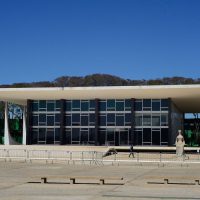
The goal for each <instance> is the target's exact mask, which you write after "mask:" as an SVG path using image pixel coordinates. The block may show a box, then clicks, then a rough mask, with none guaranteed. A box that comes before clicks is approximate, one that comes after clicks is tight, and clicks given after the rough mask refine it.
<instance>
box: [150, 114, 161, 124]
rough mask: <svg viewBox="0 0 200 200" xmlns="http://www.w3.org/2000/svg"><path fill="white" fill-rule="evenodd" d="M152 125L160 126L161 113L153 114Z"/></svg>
mask: <svg viewBox="0 0 200 200" xmlns="http://www.w3.org/2000/svg"><path fill="white" fill-rule="evenodd" d="M152 126H160V115H152Z"/></svg>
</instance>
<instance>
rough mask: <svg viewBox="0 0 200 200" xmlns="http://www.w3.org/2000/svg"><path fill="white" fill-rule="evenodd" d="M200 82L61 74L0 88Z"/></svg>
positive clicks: (188, 79) (105, 75)
mask: <svg viewBox="0 0 200 200" xmlns="http://www.w3.org/2000/svg"><path fill="white" fill-rule="evenodd" d="M180 84H183V85H185V84H200V78H197V79H193V78H185V77H179V76H174V77H164V78H157V79H149V80H145V79H142V80H131V79H124V78H120V77H118V76H113V75H109V74H92V75H87V76H61V77H58V78H56V79H55V80H53V81H39V82H31V83H23V82H22V83H13V84H9V85H5V84H4V85H0V88H23V87H87V86H88V87H89V86H140V85H180Z"/></svg>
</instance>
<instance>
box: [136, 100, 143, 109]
mask: <svg viewBox="0 0 200 200" xmlns="http://www.w3.org/2000/svg"><path fill="white" fill-rule="evenodd" d="M141 110H142V101H135V111H141Z"/></svg>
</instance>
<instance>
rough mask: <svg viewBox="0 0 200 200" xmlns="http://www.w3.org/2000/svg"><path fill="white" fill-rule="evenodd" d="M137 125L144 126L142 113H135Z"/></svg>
mask: <svg viewBox="0 0 200 200" xmlns="http://www.w3.org/2000/svg"><path fill="white" fill-rule="evenodd" d="M135 126H142V114H141V115H139V114H137V115H135Z"/></svg>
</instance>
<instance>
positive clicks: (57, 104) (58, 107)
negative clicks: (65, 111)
mask: <svg viewBox="0 0 200 200" xmlns="http://www.w3.org/2000/svg"><path fill="white" fill-rule="evenodd" d="M60 107H61V106H60V101H59V100H57V101H56V110H59V109H60Z"/></svg>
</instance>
